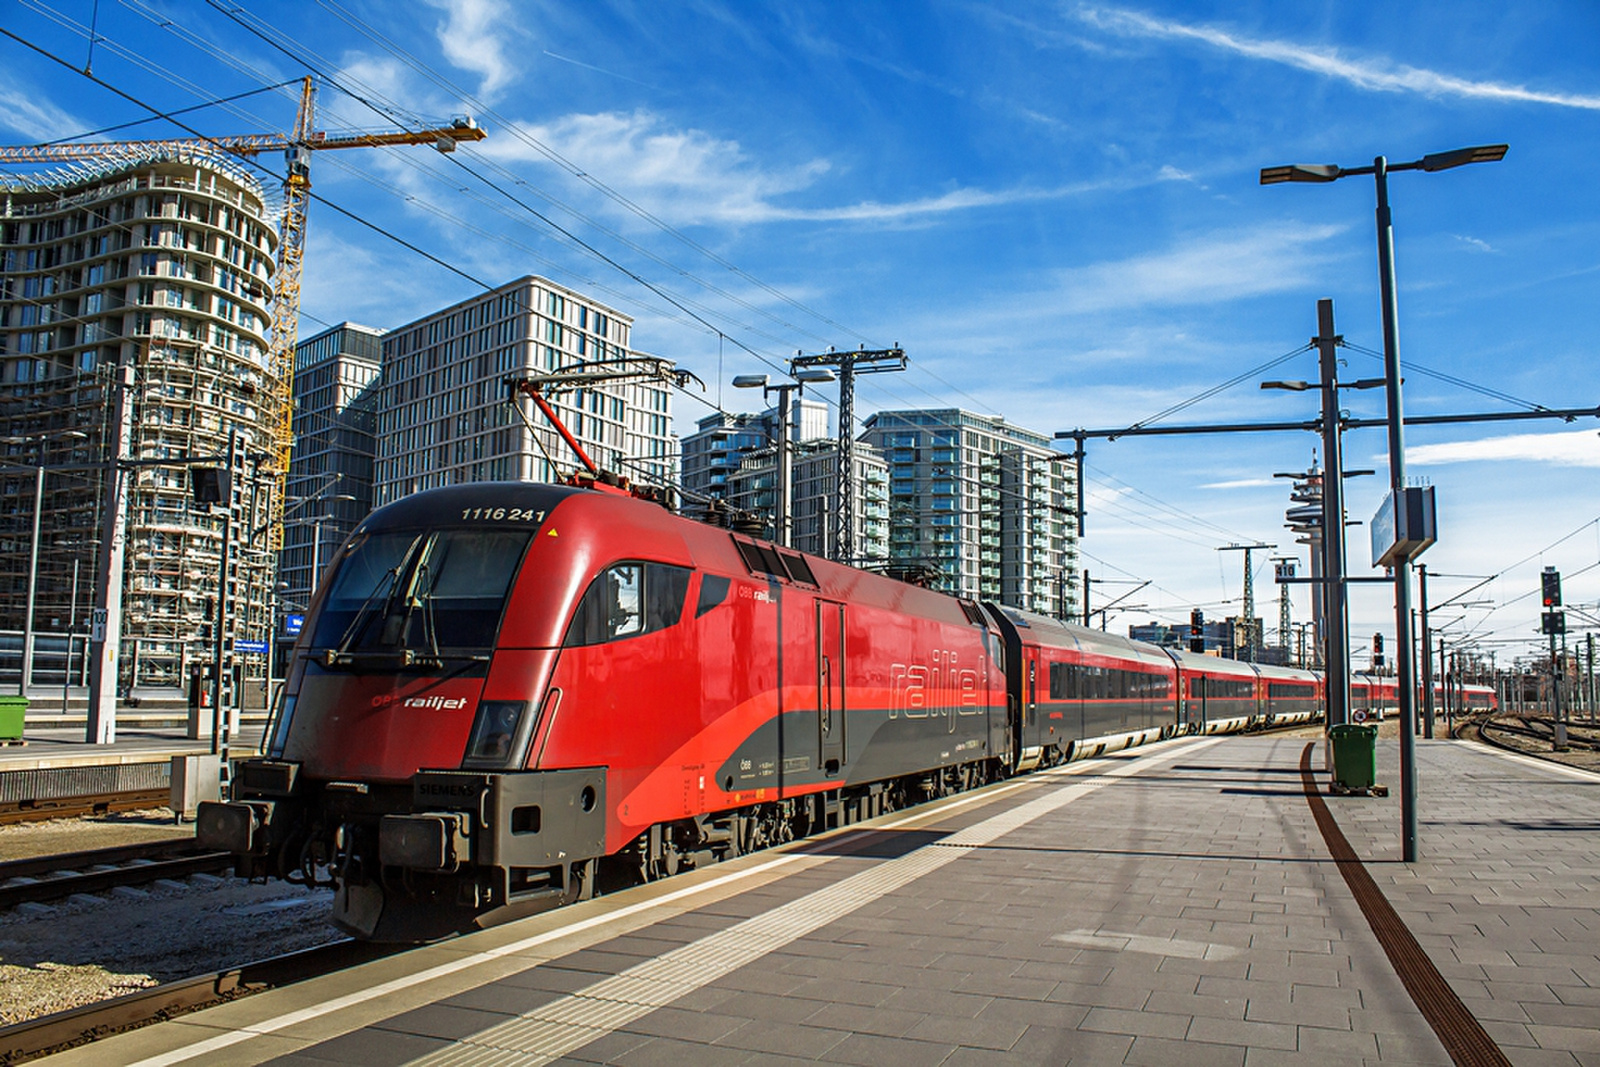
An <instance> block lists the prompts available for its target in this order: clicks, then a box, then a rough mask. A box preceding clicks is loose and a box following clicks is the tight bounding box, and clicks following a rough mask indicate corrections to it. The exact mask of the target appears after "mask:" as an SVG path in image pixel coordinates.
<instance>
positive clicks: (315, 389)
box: [278, 322, 383, 613]
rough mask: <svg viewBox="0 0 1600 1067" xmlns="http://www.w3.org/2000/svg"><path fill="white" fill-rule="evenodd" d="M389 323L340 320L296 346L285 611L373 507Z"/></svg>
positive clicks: (281, 573)
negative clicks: (379, 327) (382, 363)
mask: <svg viewBox="0 0 1600 1067" xmlns="http://www.w3.org/2000/svg"><path fill="white" fill-rule="evenodd" d="M382 341H383V331H381V330H375V329H372V328H371V327H369V326H357V325H355V324H354V323H349V322H346V323H341V324H340V325H338V326H334V327H332V328H331V329H327V330H324V331H323V332H321V333H319V334H317V335H316V336H315V337H310V338H307V339H306V340H304V341H301V342H300V343H299V344H298V345H296V346H295V359H294V362H295V369H294V452H293V456H292V458H291V459H290V461H289V482H288V501H287V504H286V506H285V509H284V531H283V551H282V553H281V555H280V556H279V562H278V581H279V584H280V587H281V589H282V593H283V600H284V602H285V603H284V608H285V611H286V612H287V613H296V612H303V611H304V610H305V607H306V606H307V605H309V604H310V602H311V593H312V590H313V588H314V587H315V584H316V581H317V579H318V578H320V577H321V575H320V574H318V571H320V570H321V569H322V568H324V567H326V566H327V565H328V563H329V561H331V560H332V559H333V554H334V553H335V552H336V551H338V548H339V546H340V545H341V544H343V543H344V539H345V538H346V537H347V536H349V534H350V531H351V530H353V529H355V527H356V524H357V523H359V522H360V521H361V520H362V518H363V517H365V515H366V514H367V512H369V511H371V510H372V466H373V455H374V452H375V449H376V437H375V430H376V428H377V404H378V372H379V369H380V354H381V348H382Z"/></svg>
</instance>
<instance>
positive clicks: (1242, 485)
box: [1200, 478, 1283, 489]
mask: <svg viewBox="0 0 1600 1067" xmlns="http://www.w3.org/2000/svg"><path fill="white" fill-rule="evenodd" d="M1282 484H1283V483H1282V482H1275V481H1273V480H1272V479H1271V478H1239V479H1236V480H1235V481H1231V482H1207V483H1206V484H1205V485H1202V486H1201V487H1200V488H1201V489H1260V488H1263V487H1267V486H1274V485H1282Z"/></svg>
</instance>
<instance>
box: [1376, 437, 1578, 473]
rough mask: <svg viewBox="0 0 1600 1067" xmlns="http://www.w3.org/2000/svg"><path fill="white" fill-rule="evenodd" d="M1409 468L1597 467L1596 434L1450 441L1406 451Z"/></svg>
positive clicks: (1416, 446) (1412, 447)
mask: <svg viewBox="0 0 1600 1067" xmlns="http://www.w3.org/2000/svg"><path fill="white" fill-rule="evenodd" d="M1406 462H1407V463H1409V464H1411V465H1413V466H1440V465H1443V464H1446V463H1493V462H1511V463H1549V464H1552V465H1553V466H1557V467H1600V434H1597V433H1596V432H1595V431H1594V430H1572V431H1569V432H1566V433H1523V434H1510V435H1508V436H1505V437H1490V438H1486V439H1484V440H1479V441H1451V442H1448V443H1446V444H1438V445H1412V446H1409V447H1407V448H1406Z"/></svg>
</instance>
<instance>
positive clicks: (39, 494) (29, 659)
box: [17, 463, 44, 697]
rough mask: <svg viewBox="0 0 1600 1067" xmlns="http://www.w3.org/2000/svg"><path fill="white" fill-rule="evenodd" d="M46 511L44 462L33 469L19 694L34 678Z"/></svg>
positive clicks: (20, 695) (18, 678)
mask: <svg viewBox="0 0 1600 1067" xmlns="http://www.w3.org/2000/svg"><path fill="white" fill-rule="evenodd" d="M43 513H44V464H43V463H40V464H39V465H38V466H37V467H35V468H34V469H33V544H32V545H31V546H30V547H29V548H28V607H27V614H25V615H24V616H23V617H22V673H21V674H20V675H18V676H17V696H19V697H25V696H27V695H28V683H29V682H30V681H32V680H33V612H34V603H35V600H36V598H37V595H38V591H39V516H40V515H42V514H43Z"/></svg>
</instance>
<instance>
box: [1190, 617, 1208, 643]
mask: <svg viewBox="0 0 1600 1067" xmlns="http://www.w3.org/2000/svg"><path fill="white" fill-rule="evenodd" d="M1205 650H1206V617H1205V613H1204V612H1202V611H1201V610H1200V609H1199V608H1195V609H1194V610H1193V611H1191V612H1189V651H1190V652H1198V653H1204V652H1205Z"/></svg>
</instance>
